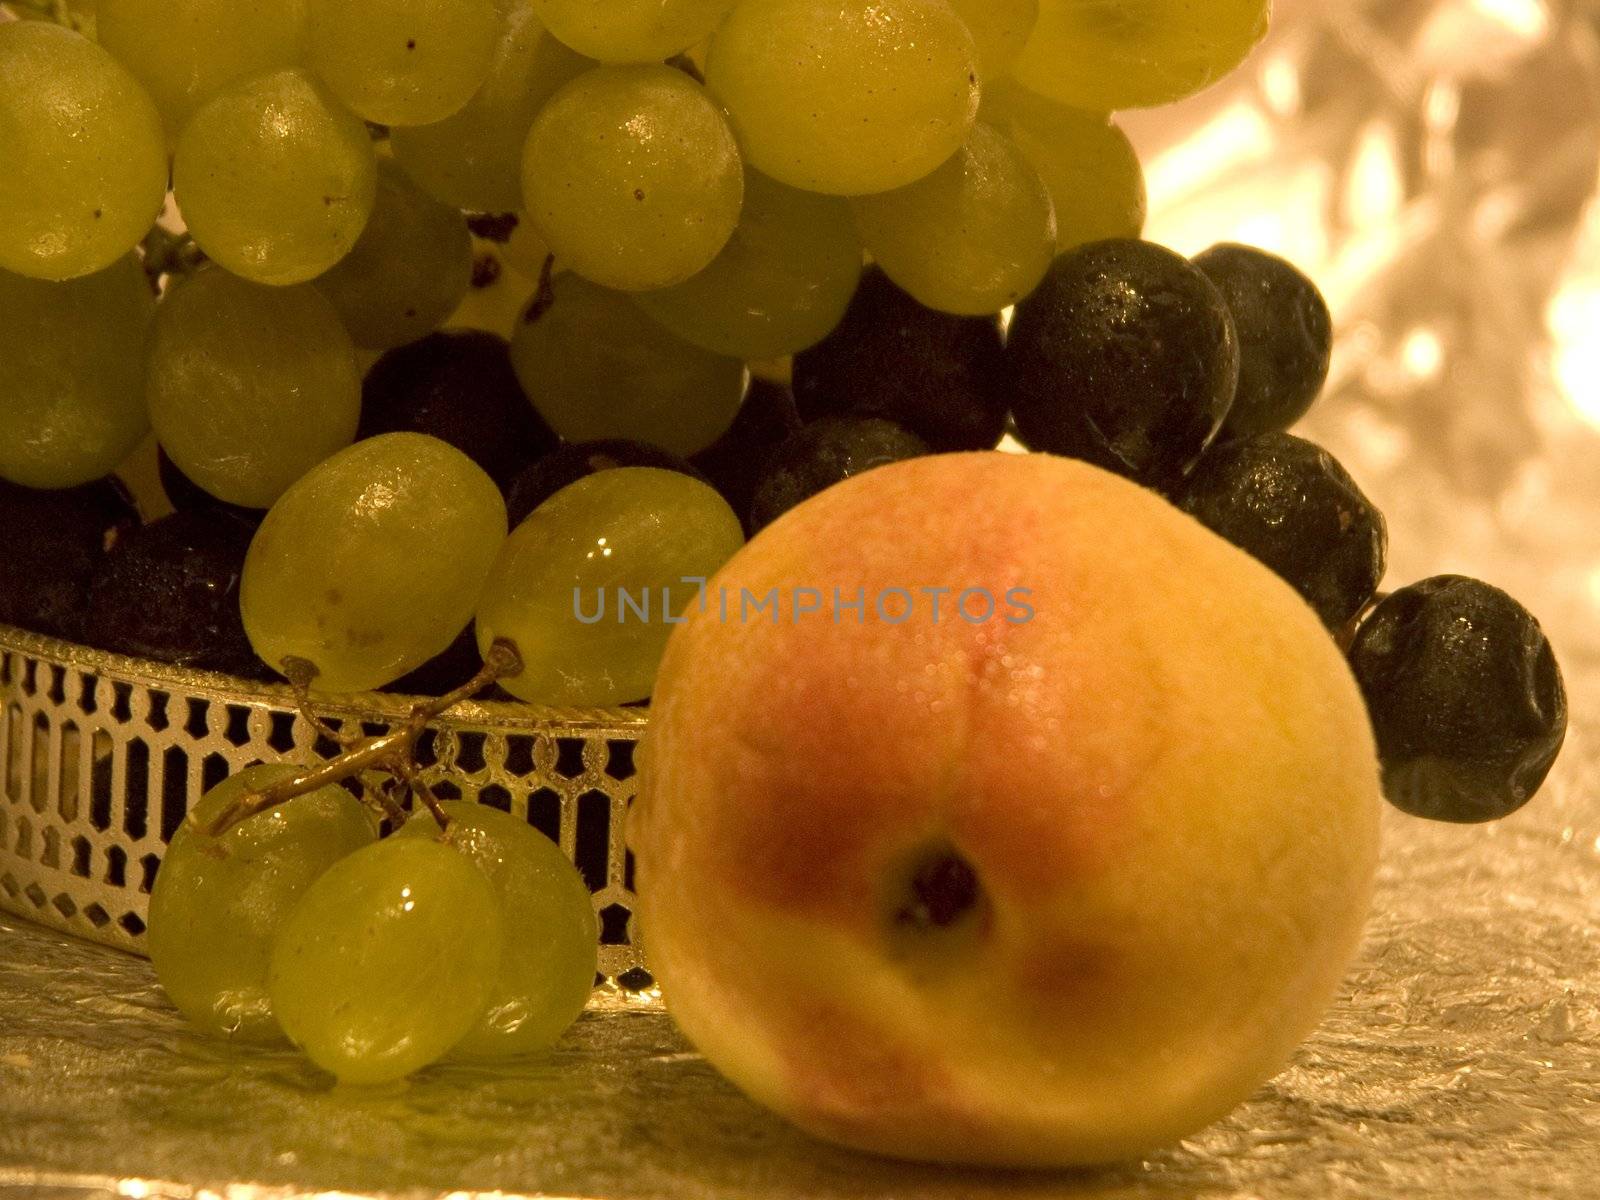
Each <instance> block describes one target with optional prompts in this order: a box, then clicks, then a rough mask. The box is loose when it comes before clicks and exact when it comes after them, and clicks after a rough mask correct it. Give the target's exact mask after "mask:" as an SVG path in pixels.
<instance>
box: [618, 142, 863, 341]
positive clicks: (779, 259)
mask: <svg viewBox="0 0 1600 1200" xmlns="http://www.w3.org/2000/svg"><path fill="white" fill-rule="evenodd" d="M860 278H861V238H860V235H859V234H857V232H856V228H855V221H854V219H853V217H852V215H851V212H850V206H849V204H848V203H847V202H846V201H844V200H842V199H840V198H839V197H836V196H819V195H817V194H816V193H814V192H802V191H799V190H798V189H796V188H791V187H787V186H785V185H784V184H781V183H775V182H774V181H772V180H770V179H768V178H767V177H766V176H764V175H762V174H760V173H759V172H757V171H748V172H746V174H745V194H744V210H743V212H742V213H741V214H740V216H739V224H738V226H737V228H735V229H734V231H733V237H732V238H730V239H729V241H728V244H727V245H726V246H725V247H723V250H722V253H721V254H719V255H717V257H716V259H715V260H714V261H713V262H712V263H711V265H710V266H708V267H707V268H706V269H705V270H703V271H701V272H700V273H699V274H698V275H695V276H694V277H693V278H691V279H687V280H685V281H684V282H682V283H680V284H677V285H676V286H674V287H670V288H664V289H662V290H660V291H654V292H639V293H637V294H636V295H635V297H634V300H635V302H636V303H637V304H638V305H639V307H640V308H642V309H644V311H645V312H647V313H649V314H650V315H651V316H652V317H654V318H655V319H656V320H657V321H659V322H661V324H663V325H665V326H666V327H667V328H668V329H670V330H671V331H672V332H673V333H676V334H677V335H678V336H679V337H681V338H683V339H685V340H686V341H690V342H693V343H694V344H695V345H697V346H702V347H704V348H705V349H707V350H711V351H713V352H715V353H717V354H727V355H731V356H733V357H735V358H743V359H769V358H782V357H784V356H785V355H789V354H793V353H795V352H796V351H797V350H804V349H805V348H806V347H807V346H813V345H815V344H816V343H817V342H820V341H821V340H822V339H823V338H825V337H827V336H828V334H829V333H830V332H832V330H833V328H834V326H835V325H837V324H838V323H839V319H840V318H841V317H843V316H844V310H845V308H846V306H848V305H849V303H850V297H851V296H853V295H854V294H855V290H856V283H857V282H858V281H859V280H860Z"/></svg>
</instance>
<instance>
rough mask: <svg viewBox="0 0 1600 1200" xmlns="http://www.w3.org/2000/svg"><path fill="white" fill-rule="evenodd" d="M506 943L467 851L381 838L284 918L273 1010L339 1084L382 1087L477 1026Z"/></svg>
mask: <svg viewBox="0 0 1600 1200" xmlns="http://www.w3.org/2000/svg"><path fill="white" fill-rule="evenodd" d="M504 940H505V935H504V932H503V928H502V925H501V921H500V912H499V908H498V906H497V905H496V903H495V896H494V892H493V890H492V889H491V888H490V886H489V882H488V880H487V879H485V878H484V876H483V873H482V872H481V871H479V870H478V868H477V867H475V866H473V864H472V863H471V861H469V860H468V859H467V857H466V856H465V855H463V854H462V853H461V852H460V851H458V850H455V849H454V848H452V847H450V846H446V845H443V844H441V843H439V842H436V841H430V840H427V839H424V838H390V839H389V840H388V841H384V842H379V843H378V844H377V845H375V846H369V847H367V848H366V849H364V850H361V851H358V852H357V853H355V854H352V855H350V856H349V857H347V858H345V859H343V860H341V861H340V862H339V863H337V864H336V865H335V866H334V867H332V868H331V869H330V870H328V871H327V872H326V873H325V874H323V876H322V877H321V878H320V879H318V880H317V881H316V882H315V883H314V884H312V885H311V887H310V889H308V890H307V892H306V894H305V895H304V896H303V897H302V898H301V900H300V903H299V904H298V905H297V906H296V907H295V909H294V911H293V912H292V913H291V914H290V915H289V918H288V920H287V921H285V922H284V925H283V928H282V930H281V931H280V932H279V934H278V937H277V940H276V942H275V943H274V945H273V950H272V965H271V968H270V971H269V973H268V988H269V991H270V993H271V996H272V1008H273V1011H274V1012H275V1013H277V1016H278V1021H279V1023H280V1024H282V1026H283V1029H284V1032H285V1033H287V1034H288V1035H289V1037H290V1039H291V1040H292V1041H293V1042H294V1043H295V1044H296V1045H298V1046H299V1047H300V1048H301V1049H302V1050H304V1051H305V1053H306V1056H307V1057H308V1058H310V1059H311V1061H312V1062H314V1063H316V1064H317V1066H319V1067H321V1068H322V1069H323V1070H325V1071H328V1072H330V1073H332V1074H333V1075H335V1076H336V1077H337V1078H338V1079H339V1081H340V1082H341V1083H350V1084H368V1085H371V1084H380V1083H392V1082H394V1081H395V1080H397V1079H404V1078H405V1077H406V1076H407V1075H410V1074H411V1073H412V1072H413V1071H419V1070H421V1069H422V1068H423V1067H425V1066H427V1065H429V1064H430V1063H433V1062H436V1061H437V1060H439V1059H440V1058H442V1057H444V1055H445V1054H447V1053H448V1052H449V1051H450V1048H451V1047H452V1046H454V1045H455V1044H456V1043H457V1042H459V1041H460V1040H461V1039H462V1038H463V1037H464V1036H466V1034H467V1032H468V1031H469V1030H470V1029H471V1028H472V1027H473V1026H474V1025H475V1024H476V1023H477V1022H478V1020H479V1019H480V1017H481V1016H482V1014H483V1010H484V1007H485V1005H486V1004H487V1003H488V1000H489V995H490V990H491V988H492V987H493V985H494V981H495V976H496V972H497V971H498V969H499V965H500V953H501V946H502V944H503V943H504Z"/></svg>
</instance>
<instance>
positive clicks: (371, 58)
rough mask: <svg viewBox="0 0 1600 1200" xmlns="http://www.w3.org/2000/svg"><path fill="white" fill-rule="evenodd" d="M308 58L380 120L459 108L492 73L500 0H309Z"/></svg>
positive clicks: (406, 119) (405, 120)
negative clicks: (490, 64) (490, 63)
mask: <svg viewBox="0 0 1600 1200" xmlns="http://www.w3.org/2000/svg"><path fill="white" fill-rule="evenodd" d="M308 2H309V4H310V8H311V28H310V35H309V37H308V38H307V65H308V66H310V67H311V69H312V70H313V71H315V72H316V73H317V74H318V75H320V76H321V77H322V78H323V79H324V80H326V81H327V84H328V86H329V87H330V88H332V89H333V91H334V93H335V94H336V95H337V96H338V97H339V99H341V100H343V101H344V102H345V104H347V105H348V106H349V107H350V108H352V109H354V110H355V111H356V112H358V113H360V114H361V115H362V116H363V117H365V118H366V119H367V120H369V121H376V122H378V123H379V124H381V125H430V124H432V123H433V122H435V121H442V120H444V119H445V118H446V117H448V116H450V115H451V114H453V113H458V112H460V111H461V110H462V108H464V107H465V106H466V104H467V101H469V100H471V99H472V94H473V93H474V92H476V91H477V90H478V88H479V87H481V86H482V84H483V81H484V79H485V77H487V75H488V74H489V61H490V59H491V58H492V57H493V55H494V45H495V40H496V38H497V37H498V35H499V31H500V18H499V14H498V12H497V11H496V7H495V0H308Z"/></svg>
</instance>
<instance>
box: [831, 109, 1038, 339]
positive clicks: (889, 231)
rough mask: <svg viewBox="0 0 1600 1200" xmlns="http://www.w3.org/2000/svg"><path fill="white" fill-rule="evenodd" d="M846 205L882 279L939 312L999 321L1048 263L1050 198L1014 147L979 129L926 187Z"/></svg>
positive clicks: (985, 127)
mask: <svg viewBox="0 0 1600 1200" xmlns="http://www.w3.org/2000/svg"><path fill="white" fill-rule="evenodd" d="M851 203H852V206H853V207H854V209H855V214H856V224H857V226H858V227H859V228H860V230H861V236H862V238H863V239H864V240H865V241H866V244H867V249H868V250H869V251H870V252H871V254H872V257H873V259H874V260H875V261H876V262H877V264H878V265H879V266H880V267H882V268H883V270H884V273H885V274H887V275H888V276H889V278H890V279H892V280H894V282H895V283H896V284H898V285H899V286H900V287H902V288H903V289H905V290H906V291H907V292H909V293H910V294H911V295H912V296H913V297H915V298H916V300H917V301H918V302H920V303H922V304H925V305H927V306H928V307H929V308H936V309H939V310H940V311H942V312H950V313H956V314H958V315H962V316H982V315H984V314H987V313H997V312H999V311H1000V310H1001V309H1002V308H1005V307H1006V306H1008V305H1011V304H1015V303H1016V302H1017V301H1018V300H1021V299H1022V298H1023V297H1024V296H1026V295H1027V294H1028V293H1029V292H1031V291H1033V289H1034V288H1035V287H1037V286H1038V284H1039V281H1040V280H1041V279H1043V278H1044V273H1045V272H1046V271H1047V270H1048V269H1049V268H1050V261H1051V259H1053V258H1054V257H1055V249H1056V217H1055V208H1054V207H1053V206H1052V204H1051V202H1050V192H1049V190H1048V189H1047V188H1046V187H1045V185H1044V181H1043V180H1042V179H1040V178H1039V173H1038V172H1037V171H1035V170H1034V169H1033V167H1032V166H1030V165H1029V164H1028V162H1027V160H1026V159H1024V158H1023V156H1022V153H1021V152H1020V151H1019V150H1018V149H1017V147H1016V145H1015V144H1014V143H1013V142H1012V141H1011V139H1010V138H1008V137H1006V136H1005V135H1004V134H1003V133H1000V132H998V131H996V130H995V129H993V128H992V127H991V126H988V125H985V124H983V123H982V122H979V123H978V124H977V125H975V126H973V129H972V136H970V137H969V138H968V139H967V144H966V145H965V146H963V147H962V148H961V149H960V150H959V151H957V152H956V156H955V157H954V158H952V159H951V160H950V161H949V162H947V163H945V164H944V166H942V167H940V168H939V169H938V170H937V171H935V172H934V173H933V174H932V175H929V176H928V177H927V178H926V179H919V180H918V181H917V182H916V183H913V184H910V185H908V186H906V187H903V188H899V189H897V190H895V191H892V192H883V193H881V194H879V195H876V196H858V197H857V198H856V199H855V200H853V201H852V202H851Z"/></svg>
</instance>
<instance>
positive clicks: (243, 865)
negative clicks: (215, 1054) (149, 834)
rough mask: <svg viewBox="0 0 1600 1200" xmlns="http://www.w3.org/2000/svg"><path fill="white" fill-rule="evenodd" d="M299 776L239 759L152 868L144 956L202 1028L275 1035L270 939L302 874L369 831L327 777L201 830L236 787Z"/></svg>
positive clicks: (313, 873) (252, 1038)
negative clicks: (218, 828) (227, 823)
mask: <svg viewBox="0 0 1600 1200" xmlns="http://www.w3.org/2000/svg"><path fill="white" fill-rule="evenodd" d="M300 774H301V770H300V768H298V767H295V766H293V765H291V764H283V763H279V764H273V765H269V766H259V767H249V768H246V769H245V770H243V771H241V772H239V773H238V774H237V775H234V776H232V777H230V778H228V779H226V780H224V781H223V782H222V783H220V784H218V785H217V786H216V787H214V788H212V789H211V790H210V791H209V792H207V793H206V794H205V796H203V797H202V798H201V800H200V802H199V803H198V804H197V805H196V806H195V808H194V810H193V812H192V813H191V815H190V819H189V820H188V821H186V822H185V823H184V824H183V825H181V826H179V828H178V831H177V833H176V834H175V835H174V836H173V839H172V844H171V845H170V846H168V847H167V851H166V854H165V856H164V857H163V859H162V863H161V870H160V871H159V872H158V873H157V875H156V882H155V887H154V888H153V889H152V890H151V893H150V920H149V946H150V960H151V962H152V963H153V964H154V966H155V969H156V978H158V979H159V980H160V981H161V986H162V988H163V989H164V990H165V991H166V993H167V996H168V998H169V999H170V1000H171V1001H172V1002H173V1003H174V1004H175V1005H177V1007H178V1009H179V1010H180V1011H181V1012H182V1013H183V1015H184V1016H186V1017H187V1018H188V1019H189V1020H190V1021H191V1022H192V1023H193V1024H194V1025H195V1026H196V1027H197V1028H199V1029H202V1030H204V1031H206V1032H207V1033H212V1034H216V1035H217V1036H220V1037H226V1038H231V1039H234V1040H237V1041H245V1042H270V1041H277V1040H281V1039H282V1037H283V1033H282V1031H281V1030H280V1029H279V1027H278V1022H277V1020H276V1019H275V1018H274V1017H273V1014H272V1004H271V1002H270V1000H269V999H268V996H267V964H268V960H269V958H270V955H271V949H272V941H273V938H274V937H275V935H276V934H277V932H278V929H279V927H280V926H281V925H282V924H283V922H284V920H285V919H286V918H287V917H288V915H289V913H290V911H291V910H292V909H293V908H294V906H295V904H296V903H298V901H299V900H300V897H301V896H302V895H304V893H305V891H306V889H307V888H309V887H310V886H311V884H312V882H313V881H315V880H316V879H317V878H318V877H319V876H320V875H321V874H322V873H323V872H324V871H326V870H327V869H328V868H329V867H331V866H332V865H333V864H334V863H336V862H338V861H339V860H340V859H342V858H344V857H345V856H346V855H347V854H351V853H353V852H354V851H356V850H359V849H361V848H362V847H363V846H367V845H370V844H371V843H372V842H373V841H374V840H375V839H376V838H377V826H376V823H375V822H374V821H373V819H372V816H371V814H369V813H368V812H367V810H366V809H365V808H363V807H362V805H361V803H360V802H359V801H358V800H356V799H355V797H353V796H352V795H351V794H350V793H349V792H347V791H345V790H344V789H342V788H340V787H337V786H334V785H331V784H330V785H324V786H322V787H320V788H318V789H317V790H315V791H312V792H310V793H309V794H307V795H303V796H299V797H297V798H295V799H294V800H293V801H292V802H285V803H282V804H279V805H277V806H275V807H272V808H269V809H267V810H265V811H263V812H259V813H256V814H255V815H253V816H251V817H250V818H249V819H248V820H245V821H242V822H240V823H238V824H236V825H234V826H232V827H231V828H229V829H227V830H226V831H224V832H223V833H222V834H220V835H219V836H212V835H211V834H210V833H208V832H206V829H205V826H206V825H207V824H209V823H210V822H211V821H213V820H215V819H216V818H218V817H220V816H221V815H222V814H223V813H224V812H226V811H227V810H228V809H229V808H231V807H232V806H233V805H234V804H235V802H237V801H238V800H239V799H240V798H241V797H242V796H244V795H246V794H248V793H250V792H252V791H255V790H258V789H261V788H265V787H268V786H271V785H272V784H275V783H282V782H284V781H287V780H292V779H295V778H297V777H298V776H299V775H300Z"/></svg>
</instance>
